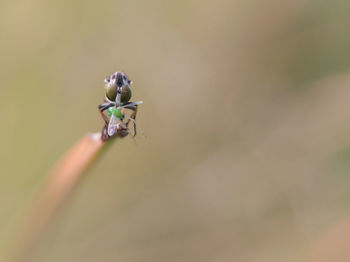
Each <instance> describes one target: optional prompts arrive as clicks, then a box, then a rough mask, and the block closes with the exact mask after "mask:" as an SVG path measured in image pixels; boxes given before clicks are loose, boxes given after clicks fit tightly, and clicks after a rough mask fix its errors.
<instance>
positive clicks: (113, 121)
mask: <svg viewBox="0 0 350 262" xmlns="http://www.w3.org/2000/svg"><path fill="white" fill-rule="evenodd" d="M116 128H117V118H116V117H115V116H114V115H113V114H112V116H111V118H110V120H109V123H108V128H107V133H108V135H109V136H113V135H114V133H115V130H116Z"/></svg>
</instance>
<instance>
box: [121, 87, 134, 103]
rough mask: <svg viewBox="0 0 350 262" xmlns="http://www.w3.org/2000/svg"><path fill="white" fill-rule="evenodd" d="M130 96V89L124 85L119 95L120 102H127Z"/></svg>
mask: <svg viewBox="0 0 350 262" xmlns="http://www.w3.org/2000/svg"><path fill="white" fill-rule="evenodd" d="M130 98H131V89H130V87H129V86H126V85H125V86H123V87H122V94H121V97H120V102H122V103H126V102H129V100H130Z"/></svg>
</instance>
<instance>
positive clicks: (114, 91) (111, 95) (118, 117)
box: [98, 72, 142, 137]
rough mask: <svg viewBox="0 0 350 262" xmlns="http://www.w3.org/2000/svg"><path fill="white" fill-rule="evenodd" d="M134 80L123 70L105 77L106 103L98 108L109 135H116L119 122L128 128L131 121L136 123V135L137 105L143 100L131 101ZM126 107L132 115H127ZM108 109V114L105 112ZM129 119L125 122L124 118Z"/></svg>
mask: <svg viewBox="0 0 350 262" xmlns="http://www.w3.org/2000/svg"><path fill="white" fill-rule="evenodd" d="M131 84H132V81H131V80H130V79H129V78H128V76H127V75H126V74H125V73H123V72H115V73H113V74H111V75H110V76H109V77H107V78H106V79H105V89H106V95H105V103H103V104H100V105H99V106H98V109H99V110H100V113H101V116H102V118H103V119H104V121H105V124H106V125H105V129H106V131H107V134H108V137H112V136H113V135H115V133H116V130H117V127H118V124H119V123H120V122H121V123H122V124H125V126H126V128H128V125H129V122H130V121H132V122H133V123H134V136H136V121H135V119H136V113H137V106H138V105H139V104H142V101H138V102H130V101H129V100H130V99H131V88H130V85H131ZM125 109H129V110H132V111H133V113H132V114H131V115H130V116H128V117H127V116H126V114H125ZM106 110H107V116H106V115H105V114H104V113H103V112H104V111H106ZM125 119H127V121H126V122H125V123H124V120H125Z"/></svg>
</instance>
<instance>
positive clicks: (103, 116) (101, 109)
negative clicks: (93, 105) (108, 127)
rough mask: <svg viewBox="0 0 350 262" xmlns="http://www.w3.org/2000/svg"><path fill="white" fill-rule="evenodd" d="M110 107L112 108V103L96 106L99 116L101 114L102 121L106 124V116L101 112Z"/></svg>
mask: <svg viewBox="0 0 350 262" xmlns="http://www.w3.org/2000/svg"><path fill="white" fill-rule="evenodd" d="M111 106H113V104H112V103H109V102H106V103H103V104H100V105H99V106H98V109H99V111H100V114H101V116H102V118H103V120H104V121H105V122H106V124H108V122H109V119H108V118H107V116H106V115H105V114H104V113H103V111H105V110H107V109H108V108H110V107H111Z"/></svg>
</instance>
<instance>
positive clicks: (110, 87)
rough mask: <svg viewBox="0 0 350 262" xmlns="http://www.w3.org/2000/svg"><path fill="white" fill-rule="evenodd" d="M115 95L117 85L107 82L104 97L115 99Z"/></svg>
mask: <svg viewBox="0 0 350 262" xmlns="http://www.w3.org/2000/svg"><path fill="white" fill-rule="evenodd" d="M116 96H117V85H116V84H107V86H106V97H107V98H108V99H109V100H111V101H115V98H116Z"/></svg>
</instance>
